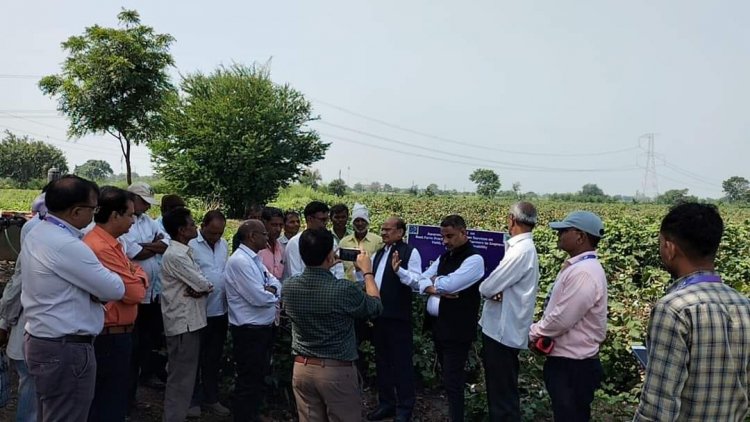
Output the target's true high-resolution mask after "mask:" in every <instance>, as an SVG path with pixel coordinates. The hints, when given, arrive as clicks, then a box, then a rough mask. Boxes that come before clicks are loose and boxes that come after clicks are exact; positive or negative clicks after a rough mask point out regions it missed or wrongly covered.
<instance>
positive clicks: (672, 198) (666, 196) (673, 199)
mask: <svg viewBox="0 0 750 422" xmlns="http://www.w3.org/2000/svg"><path fill="white" fill-rule="evenodd" d="M687 193H688V190H687V189H670V190H668V191H666V192H664V193H663V194H661V195H659V196H657V197H656V199H655V201H656V202H657V203H659V204H668V205H677V204H681V203H683V202H695V201H697V200H698V198H696V197H695V196H693V195H688V194H687Z"/></svg>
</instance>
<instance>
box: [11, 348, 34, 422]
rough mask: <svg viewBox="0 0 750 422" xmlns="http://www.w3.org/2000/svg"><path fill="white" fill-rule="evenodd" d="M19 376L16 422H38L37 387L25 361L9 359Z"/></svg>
mask: <svg viewBox="0 0 750 422" xmlns="http://www.w3.org/2000/svg"><path fill="white" fill-rule="evenodd" d="M9 361H10V364H11V365H12V366H13V368H14V369H15V370H16V373H17V374H18V407H17V408H16V422H36V386H35V385H34V379H33V378H31V374H29V368H27V367H26V362H24V361H23V360H15V359H9Z"/></svg>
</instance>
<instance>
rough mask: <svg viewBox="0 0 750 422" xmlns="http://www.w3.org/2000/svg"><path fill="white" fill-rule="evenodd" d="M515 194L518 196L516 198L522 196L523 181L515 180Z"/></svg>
mask: <svg viewBox="0 0 750 422" xmlns="http://www.w3.org/2000/svg"><path fill="white" fill-rule="evenodd" d="M513 194H514V195H515V196H516V199H520V198H521V182H513Z"/></svg>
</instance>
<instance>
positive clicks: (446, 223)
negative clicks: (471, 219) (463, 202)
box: [440, 214, 466, 230]
mask: <svg viewBox="0 0 750 422" xmlns="http://www.w3.org/2000/svg"><path fill="white" fill-rule="evenodd" d="M440 227H453V228H454V229H459V230H460V229H465V228H466V221H464V218H463V217H461V216H460V215H457V214H452V215H449V216H447V217H445V218H444V219H443V221H441V222H440Z"/></svg>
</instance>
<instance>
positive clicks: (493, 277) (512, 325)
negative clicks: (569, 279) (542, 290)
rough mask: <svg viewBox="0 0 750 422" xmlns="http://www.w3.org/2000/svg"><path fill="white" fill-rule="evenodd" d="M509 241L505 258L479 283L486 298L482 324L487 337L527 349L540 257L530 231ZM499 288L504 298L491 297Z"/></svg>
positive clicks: (480, 321) (498, 291)
mask: <svg viewBox="0 0 750 422" xmlns="http://www.w3.org/2000/svg"><path fill="white" fill-rule="evenodd" d="M506 245H507V248H506V249H505V256H503V260H502V261H500V263H499V264H498V265H497V268H495V269H494V270H493V271H492V273H490V275H489V276H487V278H486V279H484V281H482V284H480V285H479V293H480V294H481V295H482V296H483V297H484V298H485V299H487V300H486V301H485V302H484V307H483V308H482V318H481V319H480V320H479V325H481V326H482V332H483V333H484V334H485V335H487V337H490V338H491V339H493V340H495V341H497V342H499V343H502V344H504V345H505V346H508V347H513V348H516V349H526V348H528V345H527V344H528V341H529V327H530V326H531V322H532V320H533V318H534V307H535V306H536V293H537V290H538V289H539V258H538V257H537V253H536V247H534V240H533V239H532V237H531V233H521V234H519V235H516V236H513V237H511V238H510V239H508V242H507V243H506ZM500 292H502V293H503V298H502V300H501V301H496V300H492V299H491V298H492V297H494V296H495V295H497V294H498V293H500Z"/></svg>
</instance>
